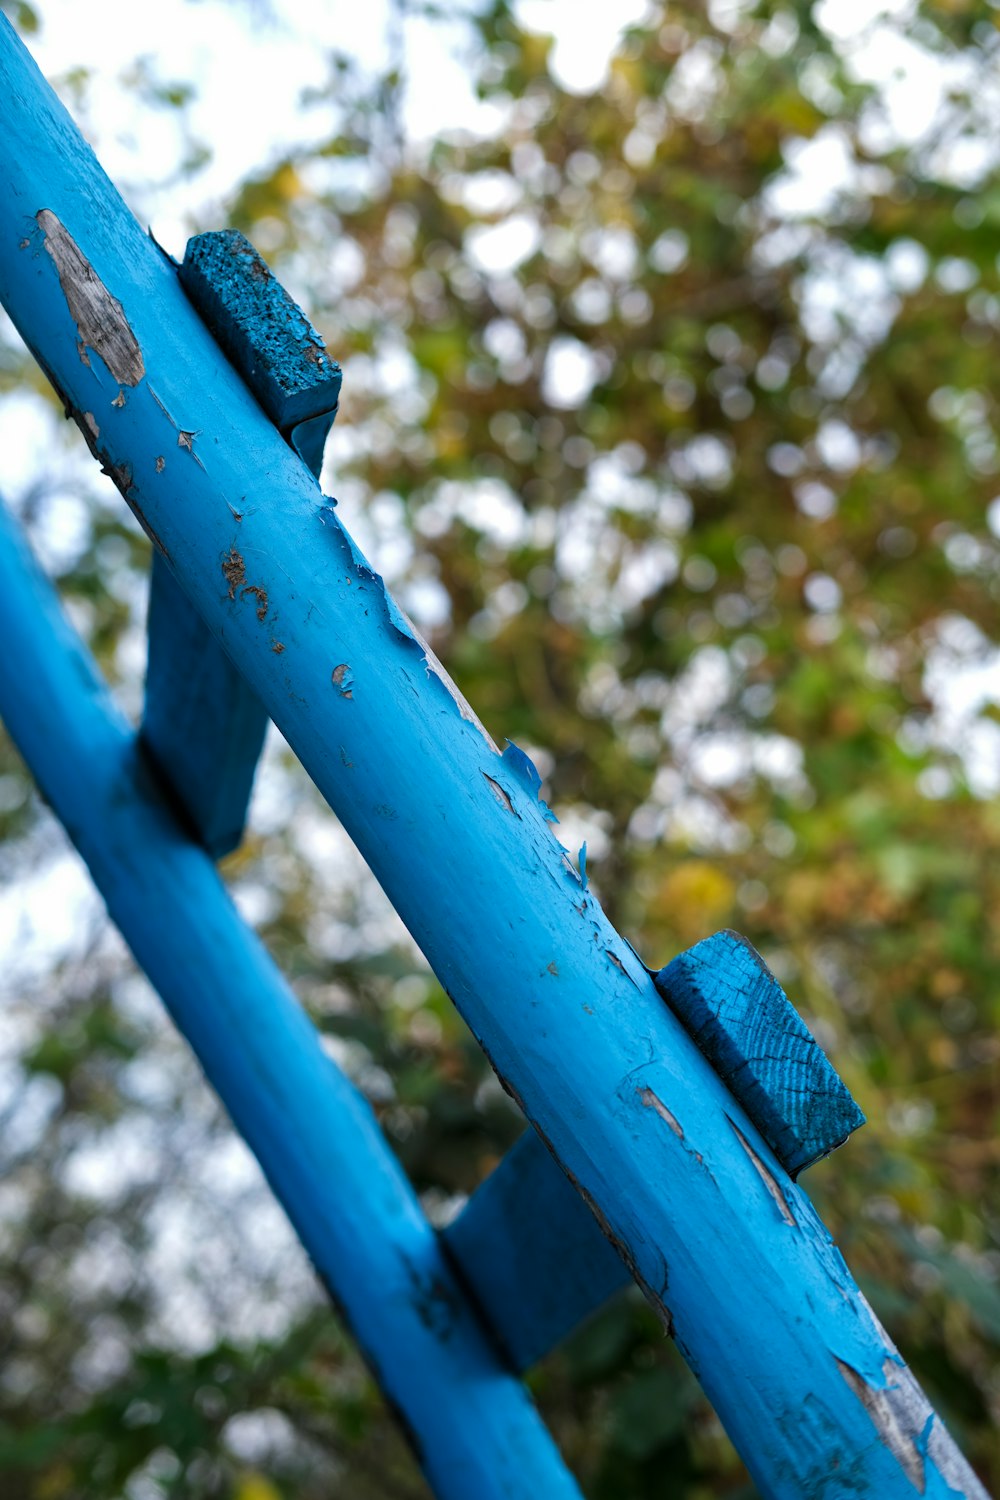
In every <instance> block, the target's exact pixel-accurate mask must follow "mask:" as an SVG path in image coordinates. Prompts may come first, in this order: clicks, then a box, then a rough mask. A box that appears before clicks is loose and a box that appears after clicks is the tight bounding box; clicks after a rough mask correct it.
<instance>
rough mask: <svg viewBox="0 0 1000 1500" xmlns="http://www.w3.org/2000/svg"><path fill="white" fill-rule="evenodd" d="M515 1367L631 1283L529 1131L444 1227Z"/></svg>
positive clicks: (525, 1365) (533, 1359) (526, 1365)
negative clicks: (454, 1217)
mask: <svg viewBox="0 0 1000 1500" xmlns="http://www.w3.org/2000/svg"><path fill="white" fill-rule="evenodd" d="M444 1240H445V1244H446V1245H447V1247H448V1250H449V1252H450V1254H451V1256H452V1259H453V1260H454V1261H455V1262H456V1263H457V1265H458V1267H459V1270H460V1271H461V1273H462V1278H463V1280H464V1281H465V1282H466V1283H467V1285H468V1286H470V1287H471V1288H472V1291H473V1293H474V1294H475V1297H476V1300H477V1302H478V1303H479V1305H480V1306H481V1307H482V1309H483V1311H484V1313H485V1315H486V1318H487V1321H488V1322H489V1323H490V1325H491V1326H492V1328H493V1330H494V1333H495V1334H496V1337H497V1338H498V1340H499V1341H500V1343H501V1345H502V1347H503V1349H504V1350H505V1352H506V1353H507V1356H508V1358H509V1359H510V1362H511V1364H512V1366H513V1368H514V1369H515V1370H527V1369H530V1367H531V1366H532V1365H534V1364H537V1363H538V1361H539V1360H540V1359H542V1358H544V1356H545V1355H546V1354H548V1353H549V1351H550V1350H551V1349H554V1348H555V1346H556V1345H557V1344H559V1343H560V1342H561V1341H562V1340H563V1339H564V1338H566V1336H567V1335H568V1334H570V1333H572V1332H573V1330H574V1328H576V1327H578V1326H579V1324H580V1323H582V1322H583V1321H584V1319H586V1318H588V1317H589V1316H590V1315H591V1313H594V1312H596V1311H597V1309H598V1308H599V1307H601V1306H603V1304H604V1303H605V1302H606V1301H607V1300H608V1298H609V1297H613V1296H614V1295H615V1293H616V1292H619V1291H621V1290H622V1288H623V1287H626V1286H629V1285H630V1284H631V1281H632V1278H631V1276H630V1275H629V1273H628V1271H627V1270H626V1268H625V1265H624V1263H623V1261H622V1259H621V1256H620V1255H619V1254H618V1252H617V1251H616V1250H615V1249H614V1247H613V1246H612V1245H611V1243H610V1241H608V1240H607V1239H606V1238H605V1236H604V1235H603V1234H602V1233H601V1231H600V1228H599V1227H598V1225H597V1223H596V1221H595V1219H594V1216H593V1214H592V1213H591V1212H590V1210H589V1209H588V1208H587V1206H586V1204H585V1203H584V1201H583V1199H582V1198H581V1197H580V1195H579V1193H577V1192H576V1191H575V1190H574V1189H573V1188H572V1187H571V1186H570V1183H569V1181H568V1180H567V1178H566V1176H565V1174H564V1173H563V1172H561V1171H560V1170H559V1167H558V1165H557V1164H556V1163H555V1162H554V1161H553V1160H552V1157H551V1156H550V1155H549V1153H548V1152H547V1151H546V1149H545V1147H544V1146H543V1145H542V1143H541V1141H540V1140H539V1139H538V1137H537V1135H535V1133H534V1131H533V1130H529V1131H526V1132H525V1134H524V1135H522V1136H521V1138H520V1140H519V1141H518V1142H517V1144H516V1145H515V1146H513V1147H512V1149H511V1150H510V1151H508V1152H507V1155H506V1156H505V1157H504V1158H503V1160H502V1161H501V1162H500V1163H499V1165H498V1166H497V1167H496V1168H495V1169H494V1171H492V1172H491V1173H490V1175H489V1177H487V1178H486V1180H485V1181H484V1182H483V1183H481V1184H480V1186H479V1187H478V1188H477V1189H476V1191H475V1192H474V1193H473V1195H472V1197H471V1198H470V1199H469V1201H468V1203H467V1204H466V1205H465V1208H464V1209H463V1210H462V1212H461V1213H460V1214H459V1215H458V1217H457V1218H456V1219H455V1220H454V1222H453V1223H452V1224H450V1225H449V1226H448V1228H447V1229H446V1230H445V1231H444Z"/></svg>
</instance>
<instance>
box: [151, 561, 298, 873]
mask: <svg viewBox="0 0 1000 1500" xmlns="http://www.w3.org/2000/svg"><path fill="white" fill-rule="evenodd" d="M147 633H148V636H149V660H148V664H147V668H146V703H145V708H144V711H143V722H142V737H143V740H144V742H145V744H146V746H147V748H148V750H149V753H150V756H151V758H152V760H153V762H154V763H155V765H156V767H157V769H158V771H159V773H160V775H161V776H162V778H163V781H164V784H165V785H166V786H167V787H168V788H169V790H170V793H171V795H172V796H173V798H174V801H175V804H176V806H177V807H178V809H179V810H183V814H184V816H185V817H186V819H187V821H188V823H189V825H190V826H191V829H192V832H193V833H194V835H195V836H196V837H197V838H198V840H199V841H200V842H201V843H202V844H204V846H205V848H206V849H207V850H208V852H209V854H211V856H212V858H213V859H222V858H223V856H224V855H226V854H229V853H230V852H231V851H232V850H233V849H235V848H237V846H238V845H239V843H240V841H241V840H242V838H243V826H244V824H245V822H246V815H247V807H248V806H249V802H250V793H251V790H252V788H253V778H254V772H255V771H256V769H257V761H258V759H259V758H260V752H261V750H262V749H263V746H264V736H265V734H266V732H267V725H268V717H267V712H266V710H265V709H264V707H263V705H262V704H261V701H260V699H259V698H258V697H257V694H256V693H255V692H254V690H253V688H252V687H251V686H250V684H249V683H248V682H247V681H246V679H245V678H244V677H243V676H242V674H241V673H239V672H238V671H237V670H236V668H235V667H234V666H233V664H232V662H231V661H230V660H229V657H228V656H227V655H226V653H225V651H224V650H223V649H222V647H221V645H220V644H219V642H218V641H217V640H216V639H215V637H214V635H212V633H211V631H210V630H209V629H208V627H207V626H206V625H205V624H204V622H203V621H202V619H201V616H200V615H198V614H197V613H196V612H195V610H194V609H193V608H192V606H191V604H190V603H189V602H188V599H187V597H186V595H185V594H184V592H183V590H182V589H181V586H180V584H179V583H178V582H177V581H176V579H175V578H174V576H173V574H172V573H171V571H170V568H169V567H168V565H167V564H166V562H164V560H163V558H162V557H160V556H159V555H157V554H155V553H154V555H153V565H152V569H151V574H150V582H149V625H148V632H147Z"/></svg>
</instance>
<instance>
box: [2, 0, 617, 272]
mask: <svg viewBox="0 0 1000 1500" xmlns="http://www.w3.org/2000/svg"><path fill="white" fill-rule="evenodd" d="M581 8H583V9H585V10H586V13H587V24H586V25H585V26H581V25H580V24H579V22H580V15H581ZM645 10H646V4H645V0H616V3H615V4H614V5H611V6H607V5H600V4H597V3H596V0H522V3H521V4H520V5H519V6H518V11H519V14H520V16H521V19H522V20H523V22H524V24H525V25H527V26H529V27H531V28H532V29H537V30H543V31H546V32H549V33H552V34H554V35H555V37H556V45H555V49H554V57H553V70H554V72H555V74H556V76H557V78H558V79H559V81H560V82H562V83H563V84H564V85H565V86H566V87H567V88H572V89H578V90H581V91H583V90H588V89H590V88H594V87H597V86H599V84H600V82H601V80H602V78H603V77H604V75H605V73H606V71H607V66H608V60H609V58H610V56H611V54H612V52H613V50H614V47H615V44H616V42H617V40H618V37H619V36H620V34H621V31H622V29H623V28H624V27H625V26H627V25H629V24H631V23H633V22H635V21H637V20H638V19H639V18H640V17H641V16H642V15H643V14H644V12H645ZM40 11H41V15H42V29H41V32H40V34H39V35H37V36H34V37H32V38H31V39H30V45H31V50H32V53H33V54H34V56H35V59H36V61H37V62H38V64H39V66H40V67H41V69H42V71H43V72H44V73H45V74H46V76H48V77H50V78H53V79H58V78H59V77H62V76H64V75H66V74H69V73H70V72H72V71H73V70H75V69H81V68H84V69H87V70H88V71H89V72H90V74H91V75H92V78H93V87H92V88H91V90H90V95H89V100H90V116H89V119H88V121H87V128H88V133H89V135H90V138H91V140H92V142H93V143H94V144H95V145H96V146H97V149H98V153H99V155H100V157H101V161H102V163H103V165H104V167H105V168H106V170H107V171H108V173H109V175H110V176H111V177H112V178H113V179H114V180H116V181H118V182H119V183H129V182H134V183H137V184H141V183H142V182H143V181H144V179H147V180H148V179H149V178H153V179H157V178H162V177H165V176H166V175H167V174H168V173H169V172H170V171H171V170H172V168H173V166H174V164H175V161H176V149H177V147H176V141H177V136H176V130H175V124H174V122H173V121H172V120H171V119H170V117H169V112H164V111H157V110H154V109H151V108H144V109H136V108H135V107H134V106H132V107H131V108H130V109H129V111H128V113H127V114H124V115H123V112H122V105H123V97H122V92H121V90H120V88H118V87H117V80H118V79H119V78H120V76H121V75H122V73H123V72H124V71H126V70H127V69H129V68H130V67H131V66H132V64H133V63H134V61H135V59H136V58H137V57H143V56H144V57H147V58H149V59H150V60H151V61H152V62H153V64H154V68H155V75H156V77H157V79H158V80H159V81H161V82H176V81H182V82H190V83H192V84H193V85H194V87H195V89H196V92H197V99H196V102H195V103H194V105H193V107H192V124H193V128H194V130H195V132H196V134H197V135H198V137H199V138H201V139H203V140H204V141H206V142H208V143H209V144H210V145H211V147H212V151H213V159H212V161H211V163H210V164H209V165H208V166H207V167H206V168H205V170H204V171H202V172H201V173H199V174H198V175H197V176H196V177H195V178H194V179H193V180H191V181H189V182H185V183H182V184H181V185H180V186H179V187H178V188H177V189H176V190H175V191H173V192H171V193H167V194H161V195H159V196H158V198H157V199H156V200H155V201H151V200H148V198H147V200H146V202H145V203H144V205H143V206H144V207H147V211H148V212H150V213H151V214H155V218H156V229H157V237H158V238H159V239H160V240H161V243H163V244H165V245H166V246H167V248H168V249H170V250H172V251H173V252H174V253H175V254H176V253H182V252H183V247H184V242H185V239H186V231H185V228H184V225H183V224H182V223H181V222H179V220H180V216H181V215H183V213H184V211H185V210H191V209H192V208H195V207H197V206H199V205H201V204H203V203H205V202H207V201H209V200H211V199H213V198H221V197H223V196H225V195H226V194H227V193H229V192H231V191H232V189H233V187H234V185H235V184H237V183H238V182H240V181H241V180H242V178H244V177H245V176H246V175H247V174H248V173H250V172H253V171H256V170H258V169H260V168H261V167H262V166H264V165H266V164H267V163H268V162H269V161H271V160H272V159H273V158H274V157H275V156H276V155H277V154H278V153H279V152H280V151H281V150H282V148H283V147H285V146H287V145H289V144H291V143H293V142H296V141H302V140H303V139H307V138H309V137H310V136H311V135H315V136H317V137H318V136H319V134H320V132H322V131H324V130H328V129H329V111H328V110H327V109H324V108H323V107H322V106H314V107H313V108H312V109H311V110H304V109H303V107H302V103H301V96H302V93H303V91H305V90H309V89H320V88H322V87H323V86H324V84H326V83H327V81H328V77H329V74H328V59H329V55H330V53H331V52H333V51H338V50H339V51H342V52H347V53H349V54H351V55H353V56H354V57H356V58H358V59H359V60H360V61H361V62H362V63H363V64H364V65H365V66H367V67H370V68H373V69H374V68H377V67H379V66H384V65H385V62H386V58H387V56H388V47H389V39H390V37H391V34H392V21H391V11H392V6H391V3H390V0H366V3H365V4H363V5H357V4H355V3H353V0H351V3H348V0H270V3H269V4H267V5H256V4H254V3H253V0H201V3H198V4H193V3H191V0H157V4H156V5H155V6H154V5H138V4H135V3H134V0H88V3H87V4H86V5H82V4H80V0H41V3H40ZM268 11H270V12H271V15H270V17H269V16H268V15H267V12H268ZM405 26H406V29H405V57H406V101H405V122H406V126H407V129H408V132H409V133H410V135H411V136H412V137H414V138H416V139H421V140H423V139H431V138H433V137H434V136H435V135H438V134H440V133H441V132H442V131H443V130H446V129H453V128H455V127H457V126H461V127H464V128H466V129H477V128H480V129H489V127H490V125H491V123H492V122H493V120H494V119H495V116H494V114H493V111H492V110H491V108H490V107H489V106H487V105H485V104H483V103H482V102H481V101H479V100H477V99H476V98H475V96H474V94H473V92H472V89H471V87H470V82H469V79H470V69H469V66H468V61H467V55H463V54H467V50H468V46H469V38H468V35H467V32H466V30H465V29H464V28H463V27H461V26H459V25H457V24H446V23H444V22H441V21H435V22H431V21H428V20H425V19H421V18H413V19H408V20H407V21H406V23H405ZM64 97H66V96H65V93H64ZM67 102H69V101H67Z"/></svg>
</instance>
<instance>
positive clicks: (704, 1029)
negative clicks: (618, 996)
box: [655, 930, 865, 1177]
mask: <svg viewBox="0 0 1000 1500" xmlns="http://www.w3.org/2000/svg"><path fill="white" fill-rule="evenodd" d="M655 983H656V987H657V989H658V990H659V991H660V993H661V994H662V995H663V996H664V998H665V999H666V1000H667V1001H668V1002H669V1004H670V1006H671V1008H672V1009H673V1010H674V1011H675V1012H676V1014H677V1015H678V1017H679V1018H680V1020H681V1021H682V1022H683V1023H684V1026H685V1027H686V1029H687V1030H688V1031H689V1032H690V1034H691V1036H692V1037H693V1038H694V1040H695V1042H696V1043H697V1044H698V1046H699V1048H700V1049H701V1051H702V1052H703V1053H704V1054H705V1056H706V1057H707V1058H708V1060H709V1062H710V1063H711V1064H712V1066H713V1067H714V1068H715V1070H716V1072H717V1073H718V1074H719V1076H720V1077H721V1078H722V1079H723V1081H724V1082H725V1083H726V1085H727V1086H728V1088H729V1090H730V1092H731V1093H732V1094H734V1095H735V1097H736V1098H737V1099H738V1100H739V1101H740V1103H741V1104H742V1105H743V1108H744V1109H745V1110H746V1112H747V1114H748V1115H749V1116H750V1118H751V1120H752V1121H753V1122H754V1124H755V1125H756V1126H757V1129H758V1130H759V1131H760V1133H761V1135H762V1136H763V1137H764V1139H765V1140H766V1141H767V1143H768V1145H769V1146H770V1147H771V1149H772V1151H773V1152H774V1154H775V1156H777V1158H778V1160H779V1161H780V1162H781V1164H782V1166H783V1167H784V1168H785V1170H786V1171H787V1172H788V1174H789V1176H791V1177H795V1176H796V1175H797V1174H798V1173H799V1172H801V1171H803V1170H804V1168H806V1167H808V1166H809V1165H810V1163H811V1162H814V1161H818V1160H819V1158H820V1157H821V1156H826V1155H828V1154H829V1152H831V1151H832V1150H833V1149H834V1147H835V1146H840V1145H842V1144H843V1143H844V1141H846V1140H847V1137H848V1136H849V1135H851V1134H852V1132H853V1131H855V1130H857V1129H858V1127H859V1126H861V1125H863V1124H864V1123H865V1117H864V1115H863V1114H862V1112H861V1110H860V1109H859V1108H858V1106H857V1104H855V1102H854V1100H853V1098H852V1097H851V1094H850V1092H849V1091H848V1089H847V1086H846V1084H845V1083H844V1082H843V1081H842V1080H841V1079H840V1077H839V1076H838V1074H837V1072H836V1070H835V1069H834V1068H833V1066H832V1065H831V1063H830V1062H829V1060H828V1058H827V1057H826V1054H825V1053H824V1052H823V1049H822V1048H821V1047H820V1045H819V1043H818V1042H817V1041H816V1039H815V1037H814V1036H813V1035H812V1032H811V1031H810V1030H809V1028H808V1027H807V1026H806V1024H805V1022H804V1021H803V1020H802V1017H801V1016H800V1015H799V1013H798V1011H797V1010H796V1009H795V1007H794V1005H792V1003H791V1001H790V1000H789V999H788V996H787V995H786V994H785V992H784V990H783V989H782V988H781V985H780V984H779V983H778V981H777V980H776V979H775V977H774V975H773V974H772V973H771V971H770V969H769V968H768V967H767V964H766V963H765V962H764V960H763V959H762V958H761V956H760V954H759V953H758V952H757V950H756V949H755V948H754V947H753V946H752V945H751V944H750V943H748V942H747V940H746V938H745V937H741V936H740V934H739V933H738V932H730V931H728V930H727V931H723V932H717V933H715V934H714V936H713V937H709V938H705V940H704V941H703V942H701V943H696V944H695V946H694V947H693V948H689V949H687V951H686V952H684V953H681V954H678V956H677V957H676V958H675V959H674V960H673V962H672V963H670V964H668V965H667V967H666V968H665V969H661V970H660V972H659V973H658V974H657V975H656V976H655Z"/></svg>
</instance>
